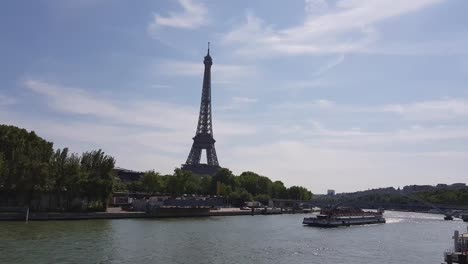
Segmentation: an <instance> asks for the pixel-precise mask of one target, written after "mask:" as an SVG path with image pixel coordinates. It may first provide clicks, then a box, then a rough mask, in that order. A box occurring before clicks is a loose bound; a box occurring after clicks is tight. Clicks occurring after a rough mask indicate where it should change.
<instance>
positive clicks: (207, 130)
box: [182, 43, 220, 175]
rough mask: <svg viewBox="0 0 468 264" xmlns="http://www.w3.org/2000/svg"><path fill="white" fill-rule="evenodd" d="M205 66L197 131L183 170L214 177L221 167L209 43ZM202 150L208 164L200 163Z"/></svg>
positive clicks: (204, 61)
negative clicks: (213, 101) (213, 114)
mask: <svg viewBox="0 0 468 264" xmlns="http://www.w3.org/2000/svg"><path fill="white" fill-rule="evenodd" d="M203 64H205V71H204V75H203V89H202V96H201V104H200V114H199V116H198V125H197V131H196V132H195V137H194V138H193V144H192V148H191V149H190V153H189V155H188V158H187V161H186V162H185V164H183V165H182V169H183V170H187V171H191V172H193V173H194V174H200V175H203V174H206V175H214V174H215V173H216V172H217V171H218V169H219V168H220V167H219V163H218V157H217V155H216V149H215V142H216V140H215V139H214V137H213V121H212V115H211V113H212V112H211V65H213V60H212V59H211V56H210V46H209V43H208V53H207V55H206V56H205V59H204V60H203ZM202 150H206V161H207V164H201V163H200V159H201V155H202Z"/></svg>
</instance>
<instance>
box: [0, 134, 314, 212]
mask: <svg viewBox="0 0 468 264" xmlns="http://www.w3.org/2000/svg"><path fill="white" fill-rule="evenodd" d="M114 166H115V159H114V158H113V157H112V156H109V155H107V154H106V153H104V152H103V151H102V150H93V151H87V152H84V153H83V154H81V155H78V154H76V153H71V152H70V151H69V149H68V148H64V149H57V150H54V149H53V143H52V142H48V141H47V140H45V139H43V138H41V137H39V136H38V135H36V133H35V132H34V131H31V132H28V131H27V130H25V129H21V128H18V127H15V126H7V125H0V207H28V208H30V210H31V211H32V212H105V211H106V210H107V205H108V200H109V198H110V197H111V196H112V194H113V193H114V192H142V193H146V194H148V195H157V194H158V195H161V194H163V195H170V196H173V197H178V196H182V195H184V194H196V195H217V196H221V197H224V198H225V199H226V200H227V201H229V203H230V204H231V205H232V206H236V207H239V206H242V205H243V204H244V203H245V202H247V201H252V200H256V201H259V202H262V203H267V202H268V200H270V199H271V198H280V199H293V200H310V199H312V193H311V192H310V191H309V190H307V189H306V188H304V187H301V186H291V187H289V188H286V187H285V186H284V184H283V183H282V182H281V181H274V182H273V181H272V180H270V179H269V178H268V177H265V176H261V175H258V174H256V173H254V172H243V173H241V174H240V175H239V176H236V175H234V174H233V173H232V172H231V171H230V170H229V169H227V168H221V169H220V170H219V171H218V172H217V173H216V174H215V175H214V176H212V177H210V176H200V175H192V174H191V173H190V172H187V171H183V170H181V169H175V171H174V174H173V175H161V174H160V173H158V172H155V171H147V172H145V173H144V175H143V177H142V178H141V179H140V181H136V182H130V183H124V182H122V181H120V179H119V178H118V177H116V174H115V172H114V170H113V169H114Z"/></svg>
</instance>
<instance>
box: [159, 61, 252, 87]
mask: <svg viewBox="0 0 468 264" xmlns="http://www.w3.org/2000/svg"><path fill="white" fill-rule="evenodd" d="M203 69H204V65H203V63H201V62H198V63H197V62H190V61H164V62H161V63H158V64H157V65H156V67H155V73H156V74H163V75H169V76H171V75H173V76H197V77H199V76H203ZM211 72H212V82H213V83H218V82H222V83H232V82H238V81H239V79H242V78H246V77H251V76H254V75H255V74H258V71H257V70H256V68H255V67H254V66H248V65H234V64H213V66H212V68H211Z"/></svg>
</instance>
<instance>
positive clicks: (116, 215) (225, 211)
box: [0, 207, 290, 221]
mask: <svg viewBox="0 0 468 264" xmlns="http://www.w3.org/2000/svg"><path fill="white" fill-rule="evenodd" d="M282 213H290V212H282V211H281V210H263V209H257V210H254V211H252V210H240V209H239V208H221V209H217V210H209V209H207V208H174V207H172V208H162V210H157V211H152V212H150V213H146V212H127V211H122V210H121V209H120V208H109V209H108V211H107V212H83V213H62V212H31V213H29V215H28V216H27V218H28V220H29V221H47V220H89V219H132V218H171V217H209V216H236V215H264V214H282ZM1 220H3V221H25V220H26V214H25V213H24V212H10V213H0V221H1Z"/></svg>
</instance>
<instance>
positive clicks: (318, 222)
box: [302, 216, 385, 227]
mask: <svg viewBox="0 0 468 264" xmlns="http://www.w3.org/2000/svg"><path fill="white" fill-rule="evenodd" d="M383 223H385V218H383V217H378V216H376V217H362V218H360V217H358V218H347V219H344V218H342V219H326V220H325V219H317V218H313V217H310V218H304V220H303V222H302V224H303V225H307V226H316V227H338V226H351V225H369V224H383Z"/></svg>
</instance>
